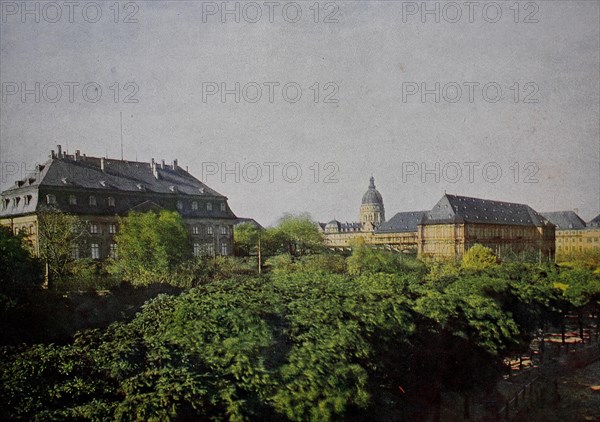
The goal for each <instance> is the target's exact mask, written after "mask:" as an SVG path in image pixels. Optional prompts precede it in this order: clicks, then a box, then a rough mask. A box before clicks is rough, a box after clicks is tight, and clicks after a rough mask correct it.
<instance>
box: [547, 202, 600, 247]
mask: <svg viewBox="0 0 600 422" xmlns="http://www.w3.org/2000/svg"><path fill="white" fill-rule="evenodd" d="M542 214H543V215H544V217H546V218H547V219H548V220H550V222H552V223H553V224H554V225H555V226H556V253H558V254H568V253H572V252H583V251H586V250H589V249H595V248H600V215H599V216H598V217H596V218H594V219H593V220H591V221H590V222H589V223H587V224H586V223H585V221H583V219H581V217H579V216H578V215H577V213H576V212H575V211H554V212H545V213H542Z"/></svg>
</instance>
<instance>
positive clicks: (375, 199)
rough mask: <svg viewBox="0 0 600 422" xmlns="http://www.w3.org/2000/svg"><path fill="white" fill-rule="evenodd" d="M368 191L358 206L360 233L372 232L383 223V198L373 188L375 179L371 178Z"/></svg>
mask: <svg viewBox="0 0 600 422" xmlns="http://www.w3.org/2000/svg"><path fill="white" fill-rule="evenodd" d="M369 182H370V183H369V189H367V191H366V192H365V194H364V195H363V197H362V204H361V206H360V224H361V228H362V231H373V230H375V229H376V228H377V227H379V226H380V225H381V223H383V222H385V208H384V207H383V197H382V196H381V194H380V193H379V191H378V190H377V189H376V188H375V178H374V177H373V176H371V179H370V180H369Z"/></svg>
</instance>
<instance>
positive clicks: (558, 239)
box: [556, 237, 600, 243]
mask: <svg viewBox="0 0 600 422" xmlns="http://www.w3.org/2000/svg"><path fill="white" fill-rule="evenodd" d="M577 239H579V240H576V239H574V238H571V239H568V238H567V239H564V242H565V243H569V242H571V243H575V242H576V241H578V242H579V243H581V242H583V238H581V237H579V238H577ZM556 241H557V242H558V243H562V242H563V239H562V238H560V237H557V238H556ZM598 241H600V238H598V237H588V238H587V243H592V242H598Z"/></svg>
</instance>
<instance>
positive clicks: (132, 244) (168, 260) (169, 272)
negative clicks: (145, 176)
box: [109, 210, 192, 285]
mask: <svg viewBox="0 0 600 422" xmlns="http://www.w3.org/2000/svg"><path fill="white" fill-rule="evenodd" d="M115 242H116V244H117V248H118V259H115V260H113V261H112V262H111V263H110V265H109V271H110V272H112V273H115V274H118V275H120V276H121V277H122V278H123V279H124V280H126V281H129V282H131V283H132V284H136V285H148V284H151V283H162V282H173V276H174V275H176V273H177V270H178V269H179V268H180V266H181V265H182V264H184V263H186V261H189V260H191V258H192V248H191V243H190V236H189V233H188V230H187V228H186V227H185V224H184V222H183V219H182V218H181V216H180V215H179V214H178V213H176V212H173V211H164V210H162V211H160V212H153V211H150V212H146V213H131V214H130V215H128V216H127V217H124V218H122V219H120V221H119V233H118V234H117V235H116V236H115Z"/></svg>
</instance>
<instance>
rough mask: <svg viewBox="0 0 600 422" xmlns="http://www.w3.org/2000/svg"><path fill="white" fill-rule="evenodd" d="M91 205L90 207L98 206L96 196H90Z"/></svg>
mask: <svg viewBox="0 0 600 422" xmlns="http://www.w3.org/2000/svg"><path fill="white" fill-rule="evenodd" d="M89 204H90V207H95V206H96V205H97V203H96V197H95V196H94V195H90V197H89Z"/></svg>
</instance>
